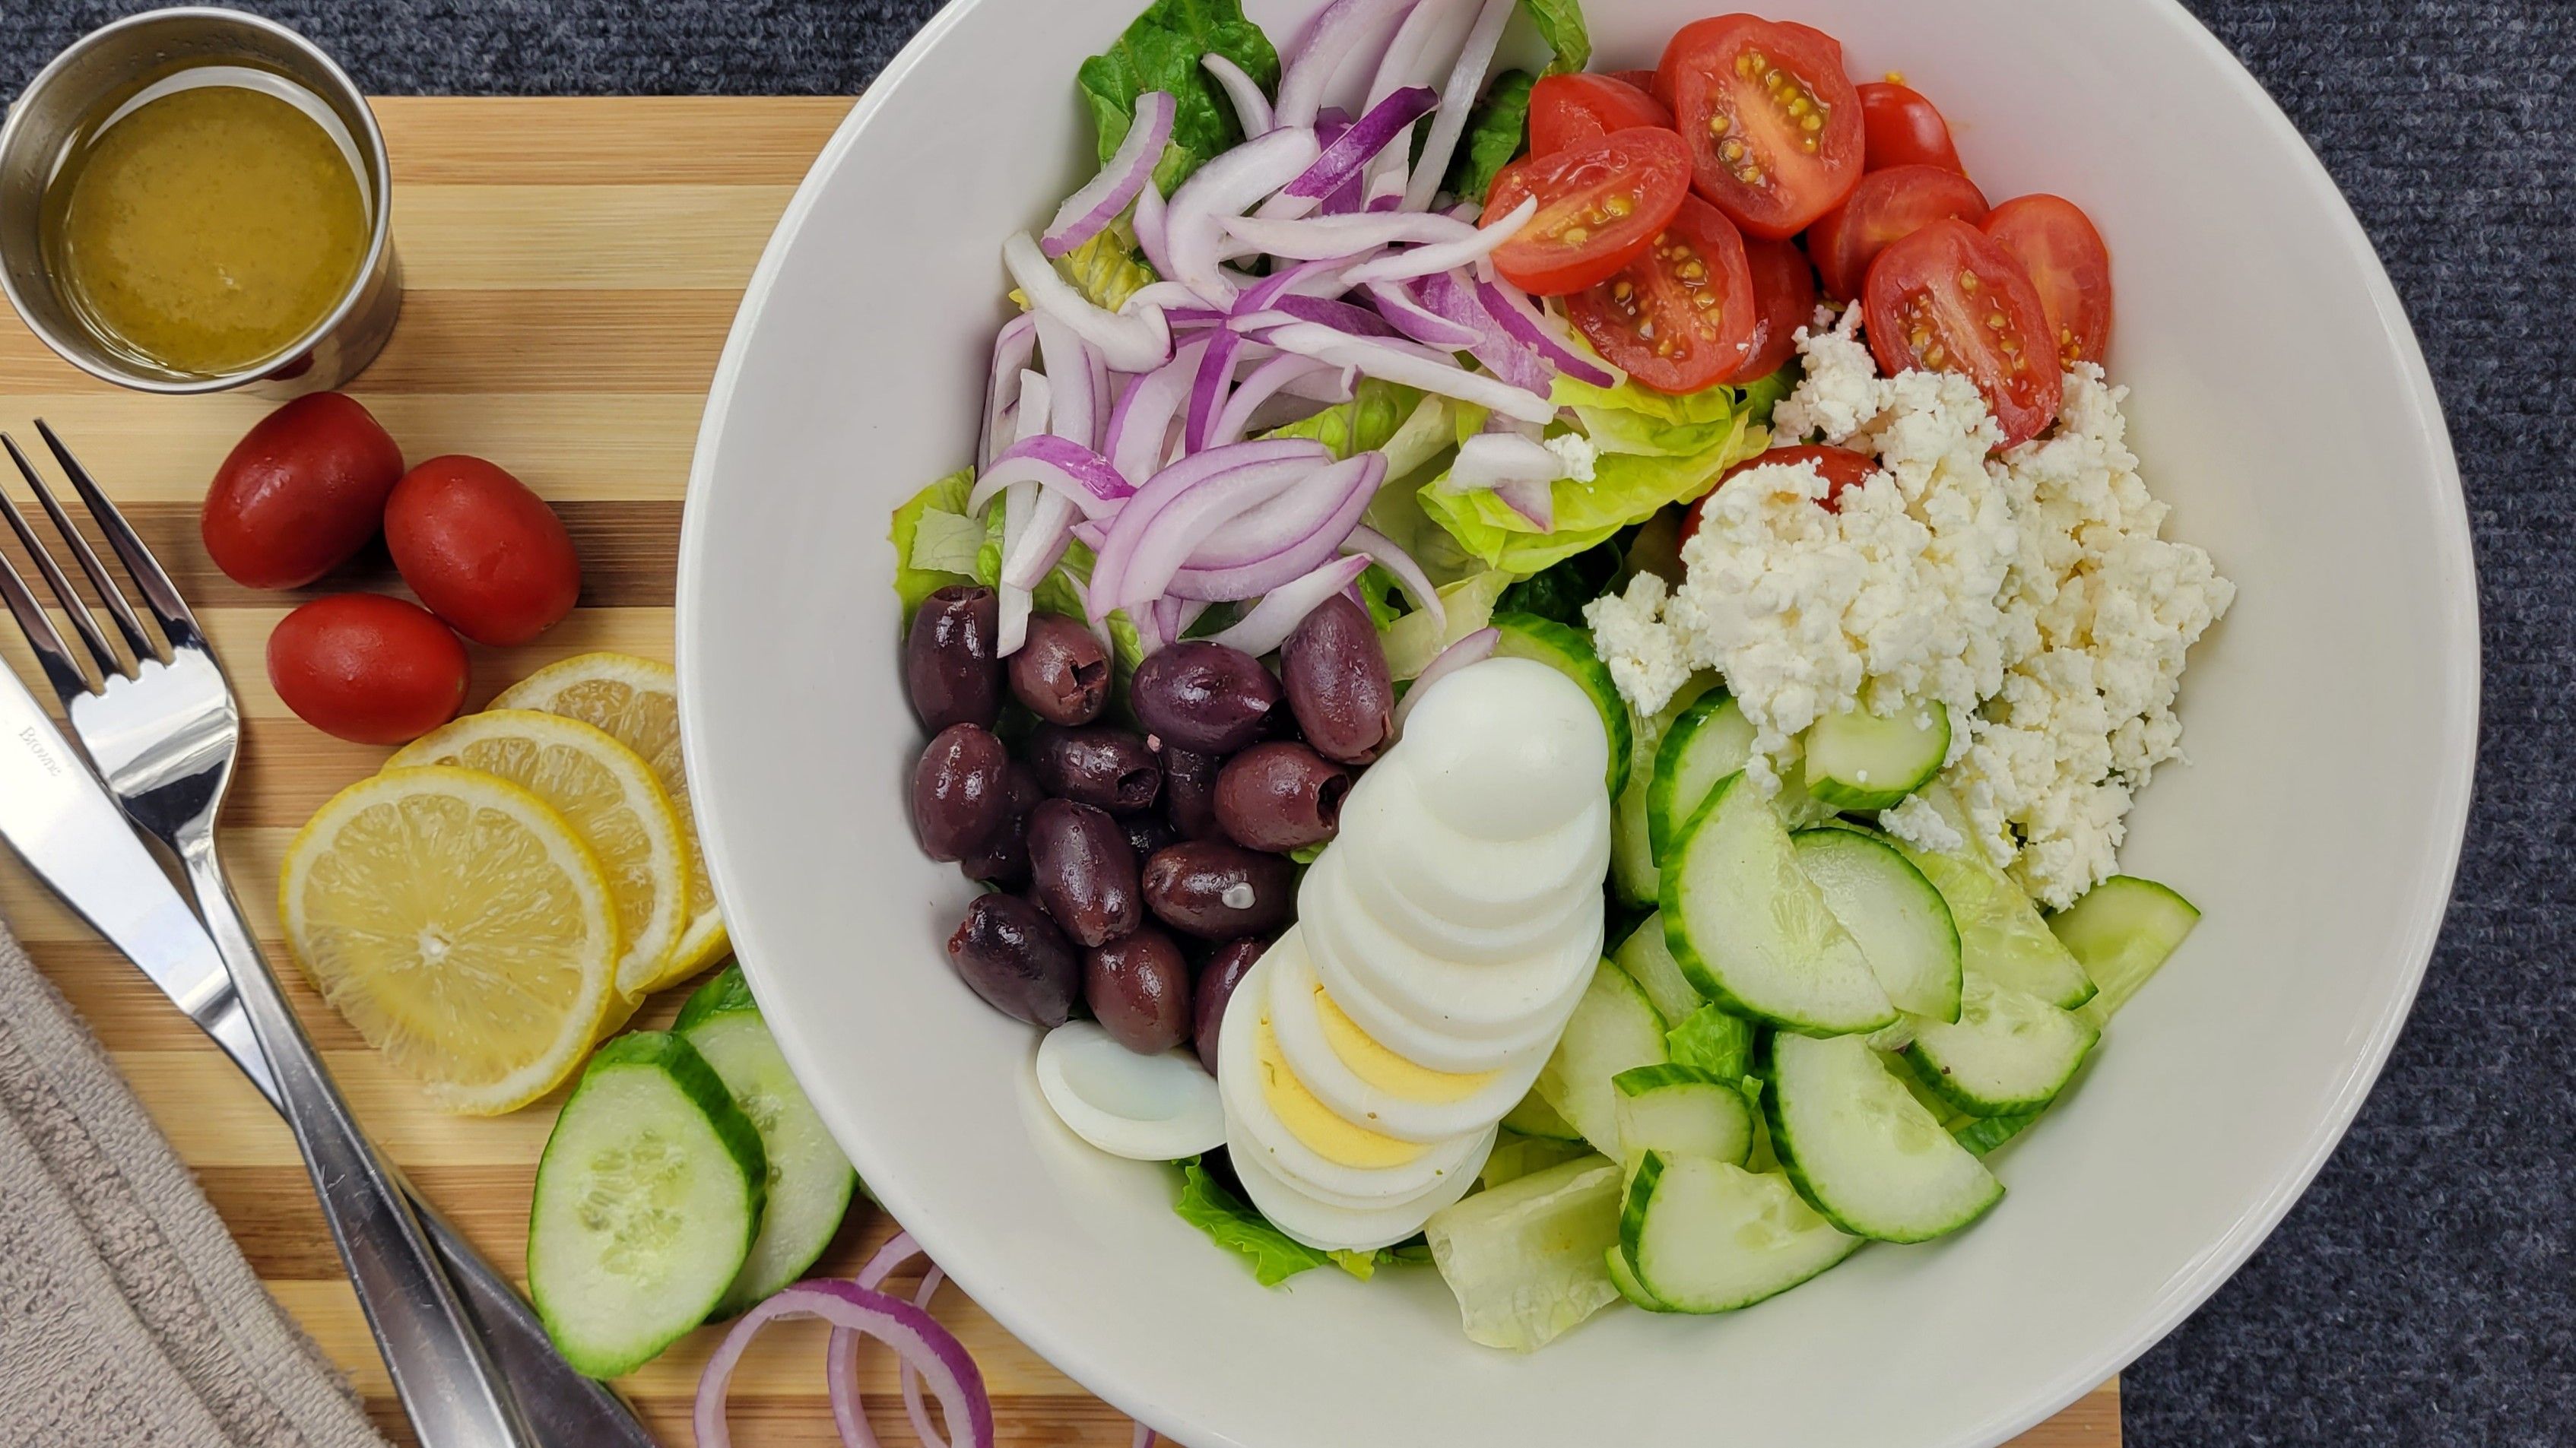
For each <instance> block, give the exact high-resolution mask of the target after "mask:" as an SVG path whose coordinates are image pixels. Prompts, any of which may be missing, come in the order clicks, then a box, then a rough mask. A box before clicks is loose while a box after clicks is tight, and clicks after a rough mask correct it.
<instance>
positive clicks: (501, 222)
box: [394, 185, 794, 291]
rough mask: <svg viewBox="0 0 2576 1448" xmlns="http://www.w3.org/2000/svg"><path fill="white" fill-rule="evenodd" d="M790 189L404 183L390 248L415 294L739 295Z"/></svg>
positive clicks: (399, 189)
mask: <svg viewBox="0 0 2576 1448" xmlns="http://www.w3.org/2000/svg"><path fill="white" fill-rule="evenodd" d="M793 190H794V188H793V187H788V186H661V185H649V186H600V185H583V186H556V185H549V186H411V187H400V186H398V187H396V188H395V190H394V245H395V247H396V248H397V249H399V250H400V252H401V254H402V258H403V285H404V286H405V287H407V288H410V289H412V290H414V291H439V290H459V291H461V290H471V289H476V288H488V289H496V290H507V291H543V290H559V289H568V290H595V289H604V288H610V289H613V288H620V287H631V288H701V287H711V288H714V289H716V290H719V291H739V290H740V289H741V287H742V283H743V278H745V277H747V276H750V275H751V268H752V265H753V264H754V263H756V262H758V261H759V260H760V251H761V248H762V247H764V246H766V245H768V243H769V233H770V230H771V228H773V227H775V226H776V225H777V224H778V214H779V213H780V212H782V211H784V210H786V209H787V198H788V197H789V195H791V194H792V193H793Z"/></svg>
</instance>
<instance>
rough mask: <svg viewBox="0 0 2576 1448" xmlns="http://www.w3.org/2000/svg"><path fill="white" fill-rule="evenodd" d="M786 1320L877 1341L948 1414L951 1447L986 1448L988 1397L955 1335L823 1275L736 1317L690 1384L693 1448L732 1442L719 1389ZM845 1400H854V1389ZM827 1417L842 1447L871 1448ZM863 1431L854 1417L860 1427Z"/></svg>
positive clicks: (906, 1307)
mask: <svg viewBox="0 0 2576 1448" xmlns="http://www.w3.org/2000/svg"><path fill="white" fill-rule="evenodd" d="M787 1317H819V1318H822V1319H823V1320H824V1321H826V1322H829V1323H831V1324H832V1325H833V1327H835V1328H837V1329H841V1330H845V1331H848V1332H851V1333H853V1334H857V1335H861V1336H866V1337H873V1338H876V1339H878V1340H879V1341H881V1342H883V1343H885V1344H886V1345H887V1346H888V1347H890V1348H892V1349H894V1351H895V1354H896V1356H898V1357H899V1358H901V1359H902V1360H903V1361H905V1362H906V1363H909V1364H912V1365H913V1366H914V1367H915V1368H916V1369H917V1370H918V1371H919V1372H920V1373H921V1375H922V1377H923V1379H924V1380H926V1381H927V1382H928V1384H929V1387H930V1392H931V1395H932V1396H934V1397H936V1398H938V1399H939V1406H940V1408H941V1410H942V1411H943V1412H945V1413H946V1414H947V1416H948V1422H949V1428H950V1431H951V1432H952V1433H956V1434H957V1435H958V1436H957V1439H956V1445H957V1448H994V1442H995V1437H994V1431H993V1401H992V1398H991V1397H990V1396H989V1395H988V1394H987V1393H986V1391H985V1389H984V1375H983V1373H982V1372H981V1371H980V1370H979V1369H978V1368H977V1367H976V1366H975V1359H974V1358H973V1357H972V1356H971V1355H969V1354H968V1353H967V1351H966V1348H965V1346H964V1344H962V1343H960V1342H958V1341H957V1337H956V1335H955V1334H954V1333H951V1332H950V1331H949V1330H948V1329H947V1328H945V1327H943V1326H941V1325H940V1323H939V1322H938V1320H937V1319H935V1318H933V1317H932V1316H931V1315H930V1314H929V1313H927V1312H924V1311H922V1310H921V1309H920V1308H919V1307H916V1306H914V1305H913V1304H911V1303H909V1302H906V1301H904V1300H903V1299H901V1298H899V1297H892V1296H889V1295H887V1294H886V1293H883V1292H880V1291H878V1290H876V1289H875V1288H871V1287H861V1286H859V1285H858V1284H857V1283H855V1282H841V1281H835V1280H832V1279H828V1278H825V1279H817V1280H814V1281H809V1282H800V1283H797V1284H796V1285H795V1286H793V1287H789V1288H785V1289H783V1290H782V1291H780V1292H779V1293H778V1294H777V1295H775V1296H773V1297H771V1298H770V1299H769V1300H768V1301H766V1302H763V1303H761V1304H760V1305H759V1306H757V1307H755V1308H753V1309H752V1310H751V1311H749V1312H747V1313H744V1314H743V1315H742V1317H741V1318H739V1319H737V1320H736V1321H735V1323H734V1325H733V1328H732V1330H731V1331H729V1332H727V1333H726V1334H725V1337H724V1341H723V1342H722V1343H721V1344H720V1345H718V1347H717V1348H716V1352H715V1356H714V1357H712V1358H710V1359H708V1360H707V1370H706V1372H705V1374H704V1375H703V1376H701V1377H700V1378H699V1379H698V1399H697V1407H696V1411H695V1413H694V1414H693V1421H692V1426H693V1428H694V1430H695V1432H696V1436H697V1442H698V1448H731V1444H732V1442H733V1439H732V1435H731V1433H730V1431H729V1430H728V1429H727V1427H726V1424H725V1390H726V1388H727V1387H728V1386H729V1385H730V1384H731V1383H732V1381H733V1373H734V1369H735V1367H737V1366H738V1365H739V1364H740V1363H741V1362H742V1355H743V1353H744V1352H745V1351H746V1350H747V1349H748V1348H750V1346H751V1342H752V1339H753V1338H755V1337H757V1336H758V1335H759V1334H760V1330H761V1329H762V1328H763V1327H766V1326H768V1325H769V1324H770V1323H772V1322H774V1321H777V1320H778V1319H780V1318H787ZM852 1396H853V1397H855V1396H856V1394H855V1391H853V1393H852ZM834 1417H835V1420H836V1422H837V1423H838V1426H839V1427H840V1429H841V1441H842V1442H843V1443H845V1444H849V1445H851V1448H874V1439H873V1438H872V1437H863V1436H857V1435H854V1434H853V1433H852V1432H851V1431H850V1425H849V1423H848V1421H846V1420H844V1419H842V1418H841V1415H840V1413H839V1411H838V1409H837V1408H836V1409H835V1413H834ZM864 1426H865V1423H864V1418H862V1419H861V1428H862V1430H864Z"/></svg>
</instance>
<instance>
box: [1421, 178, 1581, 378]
mask: <svg viewBox="0 0 2576 1448" xmlns="http://www.w3.org/2000/svg"><path fill="white" fill-rule="evenodd" d="M1532 199H1533V200H1535V198H1532ZM1425 250H1428V248H1425ZM1476 299H1477V300H1478V301H1480V302H1482V303H1484V306H1485V310H1486V311H1487V312H1490V313H1492V314H1493V318H1494V320H1495V321H1496V322H1499V323H1501V324H1502V328H1503V330H1504V331H1506V332H1509V333H1511V334H1512V340H1514V341H1516V342H1519V343H1520V344H1521V345H1522V346H1525V347H1527V348H1529V349H1530V350H1532V351H1534V352H1536V353H1538V355H1539V356H1541V357H1544V358H1546V359H1547V360H1548V362H1550V363H1551V364H1553V365H1554V366H1555V367H1556V369H1557V370H1558V371H1560V372H1563V373H1564V374H1565V375H1566V376H1568V377H1571V378H1573V379H1574V380H1576V381H1577V382H1589V383H1591V384H1592V385H1593V386H1595V387H1616V386H1618V385H1619V384H1620V383H1622V382H1624V381H1626V380H1627V375H1626V374H1625V373H1622V372H1620V371H1618V370H1617V369H1615V368H1613V367H1611V366H1609V365H1608V364H1606V363H1603V362H1600V361H1597V360H1595V359H1594V358H1593V357H1592V355H1591V354H1590V353H1588V352H1586V351H1585V350H1584V349H1582V348H1580V347H1577V346H1575V345H1574V340H1573V338H1572V337H1571V336H1570V335H1569V334H1568V333H1567V332H1566V331H1565V330H1564V329H1563V328H1562V327H1560V326H1558V325H1557V320H1556V318H1554V317H1551V316H1549V315H1548V314H1547V313H1546V312H1545V311H1543V310H1541V309H1540V307H1539V305H1538V303H1537V302H1535V301H1533V300H1531V298H1530V294H1529V293H1527V292H1525V291H1522V290H1521V289H1520V288H1518V287H1516V286H1513V285H1512V284H1511V283H1510V282H1507V281H1503V280H1501V279H1499V278H1495V279H1492V280H1479V281H1478V282H1477V283H1476Z"/></svg>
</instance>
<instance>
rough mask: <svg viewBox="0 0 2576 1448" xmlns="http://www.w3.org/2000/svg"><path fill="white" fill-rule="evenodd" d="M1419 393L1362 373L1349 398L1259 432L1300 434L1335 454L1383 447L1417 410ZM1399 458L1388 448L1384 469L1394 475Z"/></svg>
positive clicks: (1271, 435)
mask: <svg viewBox="0 0 2576 1448" xmlns="http://www.w3.org/2000/svg"><path fill="white" fill-rule="evenodd" d="M1422 401H1423V395H1422V394H1421V393H1419V392H1417V391H1415V390H1413V389H1412V388H1410V387H1403V386H1399V385H1397V384H1396V383H1393V382H1381V381H1379V380H1378V379H1376V378H1374V377H1363V378H1361V379H1360V380H1359V385H1358V386H1356V387H1354V388H1352V389H1351V400H1350V401H1348V402H1339V403H1335V404H1333V405H1332V406H1330V407H1327V408H1325V409H1324V410H1323V411H1321V412H1318V413H1316V414H1315V415H1314V416H1312V417H1304V418H1299V419H1298V420H1297V421H1295V422H1292V423H1288V424H1286V425H1284V426H1281V427H1274V428H1272V429H1271V430H1270V431H1268V432H1266V433H1263V434H1262V436H1263V437H1303V438H1312V439H1313V440H1315V441H1316V442H1320V443H1322V444H1323V445H1324V446H1325V448H1326V449H1327V450H1329V451H1330V452H1331V453H1332V455H1333V456H1334V457H1336V458H1347V457H1349V456H1351V455H1352V454H1354V453H1363V452H1367V451H1369V450H1370V449H1372V448H1385V447H1387V446H1388V444H1389V443H1391V442H1393V441H1394V440H1395V438H1396V435H1397V434H1398V433H1399V432H1402V431H1403V430H1404V427H1405V424H1406V422H1407V421H1408V420H1410V419H1411V418H1412V417H1413V416H1414V414H1415V413H1416V412H1418V411H1420V410H1421V403H1422ZM1400 461H1401V459H1399V458H1397V457H1396V456H1395V455H1394V450H1393V449H1391V448H1390V449H1389V451H1388V456H1387V472H1388V475H1389V476H1394V475H1395V470H1396V465H1397V463H1399V462H1400Z"/></svg>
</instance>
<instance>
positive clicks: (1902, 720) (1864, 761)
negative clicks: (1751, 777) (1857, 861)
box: [1806, 700, 1950, 810]
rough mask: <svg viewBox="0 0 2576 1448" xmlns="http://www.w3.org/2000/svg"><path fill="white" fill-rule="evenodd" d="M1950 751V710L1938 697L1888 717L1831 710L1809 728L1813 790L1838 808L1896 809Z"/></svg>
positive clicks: (1928, 778)
mask: <svg viewBox="0 0 2576 1448" xmlns="http://www.w3.org/2000/svg"><path fill="white" fill-rule="evenodd" d="M1949 753H1950V711H1949V710H1947V709H1945V708H1943V707H1942V706H1941V704H1940V703H1939V702H1938V701H1937V700H1936V701H1934V702H1931V703H1927V704H1923V705H1921V706H1919V707H1918V706H1913V705H1909V706H1907V707H1905V708H1902V709H1899V710H1898V711H1897V712H1896V713H1895V714H1894V715H1892V716H1890V717H1888V718H1885V719H1882V718H1879V717H1878V716H1876V715H1874V714H1867V713H1863V712H1862V711H1860V710H1858V709H1854V710H1852V711H1851V712H1850V713H1848V714H1827V715H1826V716H1825V717H1823V718H1821V719H1819V720H1817V721H1816V722H1815V723H1814V724H1811V725H1809V726H1808V728H1807V735H1806V754H1807V772H1806V779H1807V792H1808V793H1809V794H1812V795H1814V796H1815V797H1816V798H1818V799H1820V800H1823V801H1824V802H1825V803H1827V804H1829V805H1832V806H1834V807H1835V808H1837V809H1863V810H1875V809H1894V808H1895V807H1896V806H1898V805H1900V804H1902V803H1904V802H1905V797H1906V796H1907V795H1909V794H1912V793H1913V792H1914V791H1916V790H1918V789H1921V788H1922V787H1923V786H1925V785H1927V784H1929V783H1931V782H1932V776H1934V775H1936V774H1938V773H1940V772H1941V761H1942V760H1943V759H1944V758H1947V757H1948V755H1949Z"/></svg>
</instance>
